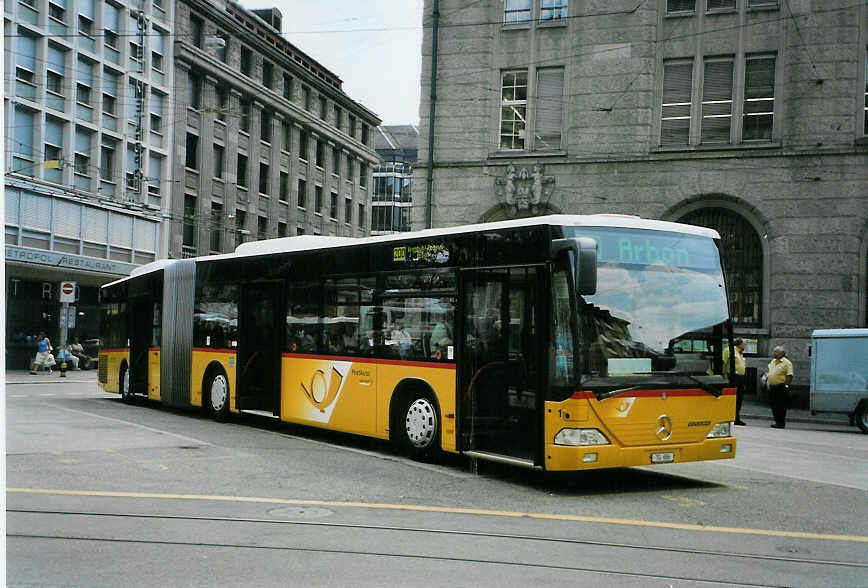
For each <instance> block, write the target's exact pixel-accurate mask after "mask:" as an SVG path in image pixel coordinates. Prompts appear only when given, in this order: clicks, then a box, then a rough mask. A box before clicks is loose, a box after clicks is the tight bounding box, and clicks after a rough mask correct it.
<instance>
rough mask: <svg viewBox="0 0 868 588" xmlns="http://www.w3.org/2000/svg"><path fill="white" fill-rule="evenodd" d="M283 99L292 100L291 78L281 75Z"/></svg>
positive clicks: (287, 75)
mask: <svg viewBox="0 0 868 588" xmlns="http://www.w3.org/2000/svg"><path fill="white" fill-rule="evenodd" d="M283 97H284V98H286V99H287V100H292V76H291V75H289V74H283Z"/></svg>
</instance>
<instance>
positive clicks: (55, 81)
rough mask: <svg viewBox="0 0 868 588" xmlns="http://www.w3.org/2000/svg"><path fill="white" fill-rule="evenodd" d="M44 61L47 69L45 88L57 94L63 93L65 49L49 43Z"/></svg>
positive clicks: (61, 94)
mask: <svg viewBox="0 0 868 588" xmlns="http://www.w3.org/2000/svg"><path fill="white" fill-rule="evenodd" d="M45 61H46V67H47V69H48V72H47V74H46V75H47V76H48V78H47V80H46V82H47V90H48V91H49V92H52V93H54V94H57V95H58V96H63V95H64V94H65V92H64V91H63V76H64V72H65V71H66V51H64V50H62V49H59V48H57V47H55V46H54V45H52V44H50V43H49V45H48V53H47V55H46V60H45Z"/></svg>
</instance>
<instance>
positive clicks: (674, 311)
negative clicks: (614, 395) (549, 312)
mask: <svg viewBox="0 0 868 588" xmlns="http://www.w3.org/2000/svg"><path fill="white" fill-rule="evenodd" d="M571 230H572V231H574V232H573V235H572V236H575V237H591V238H594V239H595V240H596V241H597V246H598V251H597V262H598V269H597V292H596V294H594V295H593V296H583V297H580V300H579V305H578V306H579V308H578V312H579V316H580V323H579V324H580V354H579V357H580V361H581V364H582V365H581V375H582V386H583V387H585V388H588V389H591V390H593V391H594V392H595V393H597V394H598V396H599V394H600V393H605V392H606V390H605V389H609V391H611V390H612V389H617V388H621V387H623V386H635V387H643V388H646V387H663V386H670V385H681V384H685V385H691V386H694V387H696V386H700V387H706V386H707V385H710V386H714V385H715V384H716V385H717V386H716V391H717V392H719V390H720V385H721V384H722V383H723V381H724V380H723V378H722V369H723V368H722V363H723V362H722V357H721V354H722V344H723V339H722V338H723V337H724V332H723V327H724V325H725V322H726V321H727V318H728V312H727V302H726V288H725V286H724V279H723V271H722V269H721V265H720V257H719V254H718V250H717V247H716V246H715V244H714V241H713V240H712V239H710V238H708V237H702V236H696V235H686V234H681V233H669V232H658V231H648V230H641V229H620V228H619V229H609V228H584V227H574V228H572V229H571ZM707 389H708V390H709V391H710V392H715V389H714V388H707Z"/></svg>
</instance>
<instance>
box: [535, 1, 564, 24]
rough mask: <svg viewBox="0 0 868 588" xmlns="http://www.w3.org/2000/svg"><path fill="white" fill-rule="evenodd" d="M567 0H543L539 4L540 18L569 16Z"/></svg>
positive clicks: (551, 18) (552, 18)
mask: <svg viewBox="0 0 868 588" xmlns="http://www.w3.org/2000/svg"><path fill="white" fill-rule="evenodd" d="M567 11H568V6H567V0H542V1H541V2H540V5H539V19H540V20H557V19H561V18H567Z"/></svg>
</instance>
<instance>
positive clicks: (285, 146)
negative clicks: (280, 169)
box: [280, 122, 292, 153]
mask: <svg viewBox="0 0 868 588" xmlns="http://www.w3.org/2000/svg"><path fill="white" fill-rule="evenodd" d="M282 128H283V143H282V144H281V146H280V149H281V150H282V151H286V152H287V153H289V152H290V151H292V125H290V124H289V123H287V122H285V123H282Z"/></svg>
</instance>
